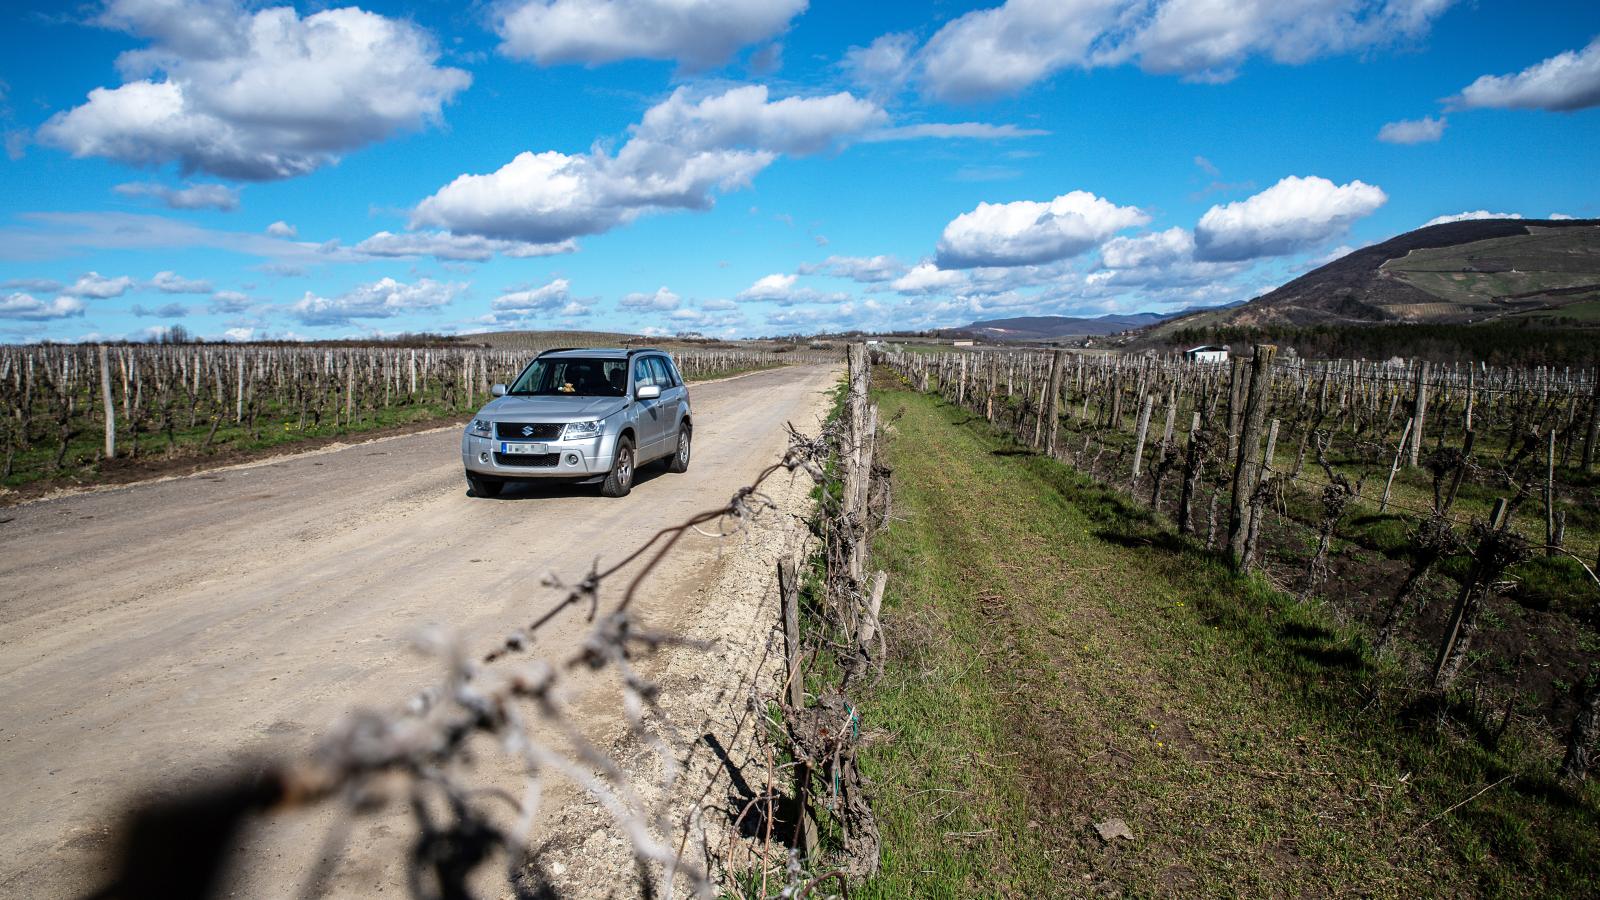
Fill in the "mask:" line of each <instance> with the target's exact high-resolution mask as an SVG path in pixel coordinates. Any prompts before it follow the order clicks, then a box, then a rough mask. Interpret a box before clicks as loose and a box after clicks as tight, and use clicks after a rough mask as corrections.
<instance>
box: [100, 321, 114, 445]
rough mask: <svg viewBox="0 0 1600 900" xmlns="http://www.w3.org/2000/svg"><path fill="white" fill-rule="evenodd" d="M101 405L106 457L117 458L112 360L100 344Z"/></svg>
mask: <svg viewBox="0 0 1600 900" xmlns="http://www.w3.org/2000/svg"><path fill="white" fill-rule="evenodd" d="M100 405H101V406H102V407H104V408H105V420H106V459H116V458H117V405H116V404H115V403H113V402H112V401H111V360H110V359H109V358H108V356H107V354H106V347H105V345H104V344H101V345H100Z"/></svg>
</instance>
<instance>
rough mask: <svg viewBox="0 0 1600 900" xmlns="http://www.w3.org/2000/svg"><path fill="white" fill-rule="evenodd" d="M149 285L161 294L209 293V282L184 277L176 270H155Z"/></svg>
mask: <svg viewBox="0 0 1600 900" xmlns="http://www.w3.org/2000/svg"><path fill="white" fill-rule="evenodd" d="M150 286H151V287H153V288H155V289H156V290H158V291H160V292H161V293H163V294H209V293H211V282H209V281H198V280H195V279H192V278H184V277H183V276H181V275H179V274H178V273H177V272H157V273H156V276H155V277H154V278H152V279H150Z"/></svg>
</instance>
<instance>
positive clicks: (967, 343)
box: [950, 341, 972, 347]
mask: <svg viewBox="0 0 1600 900" xmlns="http://www.w3.org/2000/svg"><path fill="white" fill-rule="evenodd" d="M950 346H952V347H971V346H972V342H971V341H951V342H950Z"/></svg>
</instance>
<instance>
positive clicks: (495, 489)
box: [467, 475, 506, 497]
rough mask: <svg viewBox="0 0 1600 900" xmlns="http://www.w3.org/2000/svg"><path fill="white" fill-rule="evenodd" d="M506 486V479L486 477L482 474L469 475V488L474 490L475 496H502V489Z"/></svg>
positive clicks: (473, 494)
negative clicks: (499, 479)
mask: <svg viewBox="0 0 1600 900" xmlns="http://www.w3.org/2000/svg"><path fill="white" fill-rule="evenodd" d="M505 486H506V483H505V482H504V481H498V480H496V479H493V478H484V477H483V476H482V475H468V476H467V488H468V489H470V490H471V491H472V496H474V497H498V496H500V489H501V488H503V487H505Z"/></svg>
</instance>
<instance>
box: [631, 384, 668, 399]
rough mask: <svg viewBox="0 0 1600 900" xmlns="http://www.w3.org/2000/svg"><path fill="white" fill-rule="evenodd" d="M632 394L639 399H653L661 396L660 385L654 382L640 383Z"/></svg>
mask: <svg viewBox="0 0 1600 900" xmlns="http://www.w3.org/2000/svg"><path fill="white" fill-rule="evenodd" d="M633 396H635V397H637V398H639V399H640V400H654V399H656V398H657V397H659V396H661V387H660V386H659V385H654V384H645V385H640V386H639V389H638V390H636V391H634V392H633Z"/></svg>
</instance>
